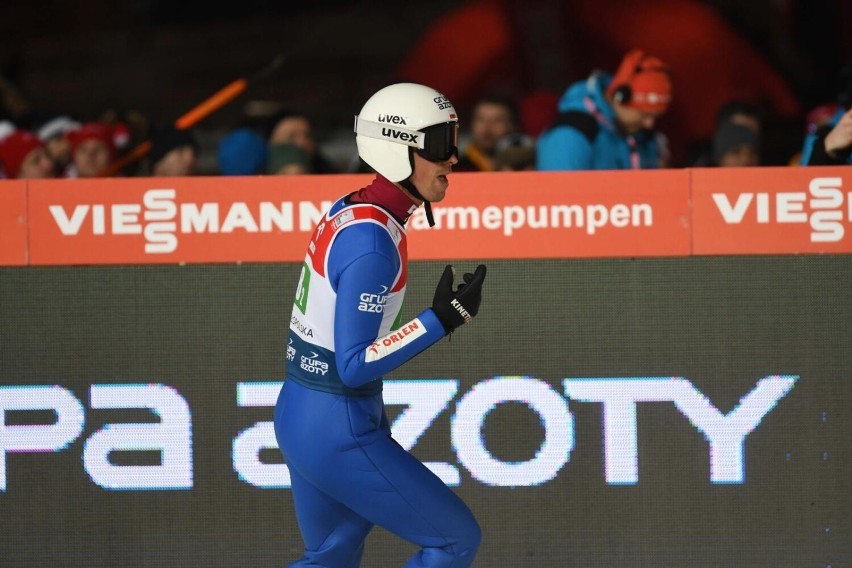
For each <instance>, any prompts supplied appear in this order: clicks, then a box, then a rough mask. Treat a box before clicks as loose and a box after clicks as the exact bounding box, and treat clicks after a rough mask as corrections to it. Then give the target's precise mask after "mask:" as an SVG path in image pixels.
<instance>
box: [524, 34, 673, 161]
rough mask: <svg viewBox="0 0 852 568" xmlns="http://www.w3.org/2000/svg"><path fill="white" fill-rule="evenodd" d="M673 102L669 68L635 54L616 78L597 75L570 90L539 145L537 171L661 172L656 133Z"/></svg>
mask: <svg viewBox="0 0 852 568" xmlns="http://www.w3.org/2000/svg"><path fill="white" fill-rule="evenodd" d="M671 98H672V84H671V80H670V78H669V72H668V68H667V67H666V65H665V64H664V63H663V62H662V61H660V60H659V59H658V58H656V57H653V56H650V55H646V54H645V53H644V52H642V51H640V50H638V49H637V50H632V51H630V52H629V53H627V54H626V55H625V56H624V58H623V59H622V61H621V64H620V65H619V67H618V70H617V71H616V72H615V75H614V76H610V75H608V74H606V73H603V72H600V71H596V72H594V73H592V75H591V76H590V77H589V78H588V79H587V80H585V81H579V82H577V83H574V84H573V85H571V86H570V87H569V88H568V90H567V91H566V92H565V94H564V95H563V96H562V98H561V99H560V101H559V111H560V114H559V116H558V118H557V120H556V123H555V124H554V125H553V126H552V127H551V128H550V129H548V130H546V131H545V132H543V133H542V134H541V136H540V137H539V139H538V147H537V150H538V159H537V169H539V170H622V169H640V168H641V169H646V168H659V167H660V148H659V147H658V138H657V136H656V133H655V130H654V129H655V127H656V123H657V120H659V118H660V117H661V116H663V115H664V114H665V113H666V111H667V110H668V108H669V104H670V103H671Z"/></svg>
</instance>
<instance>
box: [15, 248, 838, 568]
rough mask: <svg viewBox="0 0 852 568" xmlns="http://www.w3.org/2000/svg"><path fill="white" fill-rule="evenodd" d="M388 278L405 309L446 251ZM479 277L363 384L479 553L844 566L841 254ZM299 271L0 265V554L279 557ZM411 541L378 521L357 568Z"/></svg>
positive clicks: (106, 562) (288, 538)
mask: <svg viewBox="0 0 852 568" xmlns="http://www.w3.org/2000/svg"><path fill="white" fill-rule="evenodd" d="M455 264H456V265H457V266H458V267H459V268H460V269H462V270H466V269H468V268H469V266H472V264H473V263H472V262H470V263H469V262H468V261H461V260H460V261H456V262H455ZM410 268H411V270H410V273H409V290H408V293H407V295H406V299H405V305H406V308H405V309H404V311H405V314H407V316H409V317H411V316H413V315H415V314H417V313H418V312H419V311H420V310H421V309H423V308H424V307H425V306H428V305H430V303H431V300H432V295H433V294H434V288H435V284H436V283H437V280H438V277H439V275H440V273H441V271H442V269H443V262H418V263H412V265H411V267H410ZM488 269H489V270H488V279H487V281H486V284H485V287H484V294H483V302H482V307H481V309H480V312H479V315H478V316H477V318H476V319H475V320H474V321H473V322H472V323H471V324H469V325H465V326H463V327H462V328H460V329H458V330H457V331H456V332H455V333H454V334H453V335H452V340H448V339H445V340H442V341H441V342H439V343H438V344H436V345H435V346H433V347H432V348H430V349H428V350H426V351H425V352H423V353H422V354H420V355H418V356H417V357H416V358H414V359H413V360H411V361H410V362H408V363H406V365H404V366H403V367H400V368H399V369H397V370H395V371H394V372H392V373H390V374H388V376H386V377H385V379H386V381H385V384H384V399H385V402H386V404H387V408H388V419H389V421H390V423H391V425H392V426H391V428H392V430H393V434H394V438H395V440H396V441H397V442H398V443H399V444H401V445H402V446H403V447H405V448H406V449H408V450H410V451H411V452H412V453H413V454H414V455H415V456H416V457H417V458H418V459H420V460H421V461H423V462H424V463H426V464H427V465H428V467H430V468H431V469H432V470H433V471H434V472H435V473H436V474H437V475H438V476H439V477H440V478H441V479H442V480H443V481H444V482H445V483H446V484H447V485H449V486H450V487H452V488H453V490H454V491H456V492H457V493H458V495H459V496H460V497H461V498H462V499H464V500H465V502H466V503H468V504H469V506H470V507H471V509H472V510H473V512H474V514H475V515H476V517H477V519H478V520H479V522H480V524H481V526H482V529H483V535H484V538H483V543H482V549H481V552H480V554H479V557H478V559H477V562H476V564H475V566H482V567H490V568H519V567H536V568H539V567H548V568H549V567H553V568H561V567H564V566H608V567H616V568H637V567H639V568H666V567H672V568H674V567H683V566H689V567H690V568H692V567H698V568H703V567H707V568H710V567H716V566H748V567H763V566H791V567H792V566H796V567H798V566H846V565H850V564H852V515H850V513H849V511H850V510H852V459H850V448H849V439H850V437H852V412H850V408H852V381H850V369H852V350H850V349H849V345H852V331H851V330H852V304H850V302H849V301H848V299H849V295H848V282H850V281H852V265H850V263H849V262H848V258H846V257H845V256H842V255H803V256H797V257H790V256H727V257H692V258H663V259H593V260H587V259H567V260H539V261H533V260H524V261H496V260H495V261H489V262H488ZM299 271H300V265H299V263H288V264H274V263H262V264H244V265H187V266H156V265H142V266H101V267H35V268H23V269H21V268H5V269H0V310H2V314H0V315H2V317H0V347H2V348H0V385H2V386H0V417H2V419H0V513H2V514H0V523H2V528H3V531H2V533H3V538H0V558H2V562H0V564H2V566H3V567H4V568H7V567H8V568H18V567H28V568H29V567H32V566H66V567H72V568H73V567H81V568H82V567H86V568H98V567H113V566H126V567H148V566H158V567H167V568H168V567H175V568H177V567H184V566H210V567H222V568H225V567H232V566H284V565H286V564H287V563H288V562H291V561H293V560H295V559H296V558H298V557H299V555H300V554H301V550H302V543H301V539H300V536H299V530H298V526H297V525H296V521H295V515H294V512H293V500H292V494H291V492H290V489H289V487H290V477H289V470H288V469H287V464H286V463H284V461H283V459H282V457H281V454H280V452H279V451H278V449H277V447H276V443H275V437H274V433H273V429H272V417H273V406H274V404H275V401H276V399H277V396H278V390H279V388H280V385H281V383H282V382H283V381H284V380H285V376H284V369H285V361H286V348H287V340H286V337H287V329H288V326H289V321H290V314H291V309H292V303H293V300H294V297H295V291H296V287H297V281H298V278H299ZM340 473H341V475H346V472H345V471H342V472H340ZM414 552H415V550H414V547H413V546H411V545H410V544H407V543H405V542H403V541H401V540H400V539H399V538H397V537H395V536H393V535H390V534H388V533H387V532H385V531H384V530H382V529H378V528H377V529H375V530H374V531H373V533H372V534H371V536H370V537H369V539H368V541H367V545H366V550H365V553H364V560H363V563H362V566H365V567H366V566H374V567H382V568H384V567H388V568H390V567H398V566H402V565H404V564H405V562H406V561H407V559H408V558H409V557H410V556H411V555H412V554H414Z"/></svg>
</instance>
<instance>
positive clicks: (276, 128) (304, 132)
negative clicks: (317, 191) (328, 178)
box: [268, 110, 337, 174]
mask: <svg viewBox="0 0 852 568" xmlns="http://www.w3.org/2000/svg"><path fill="white" fill-rule="evenodd" d="M271 124H272V126H271V129H270V132H269V136H268V142H269V145H270V146H275V145H276V144H284V143H289V144H295V145H296V146H298V147H300V148H302V149H303V150H304V151H305V152H306V153H307V155H308V168H307V169H308V171H310V172H311V173H315V174H333V173H337V169H336V168H335V167H334V166H332V165H331V163H330V162H329V161H328V160H327V159H326V158H325V157H324V156H323V155H322V153H321V152H320V151H319V150H318V149H317V143H316V140H315V138H314V125H313V123H312V122H311V120H310V118H308V116H307V115H305V114H302V113H299V112H295V111H290V110H287V111H283V112H280V113H278V114H277V115H276V116H275V117H274V118H273V119H272V121H271Z"/></svg>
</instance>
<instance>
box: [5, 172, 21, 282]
mask: <svg viewBox="0 0 852 568" xmlns="http://www.w3.org/2000/svg"><path fill="white" fill-rule="evenodd" d="M26 264H27V184H26V183H25V182H23V181H4V182H1V183H0V266H23V265H26Z"/></svg>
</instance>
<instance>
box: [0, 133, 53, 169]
mask: <svg viewBox="0 0 852 568" xmlns="http://www.w3.org/2000/svg"><path fill="white" fill-rule="evenodd" d="M43 147H44V143H43V142H42V141H41V140H40V139H39V137H38V136H36V134H35V133H33V132H29V131H27V130H16V131H14V132H13V133H11V134H10V135H8V136H7V137H6V138H3V140H1V141H0V162H2V163H3V170H4V171H5V172H6V177H8V178H9V179H16V178H17V177H18V174H19V173H21V164H23V163H24V160H25V159H26V157H27V155H29V153H30V152H32V151H33V150H35V149H37V148H43Z"/></svg>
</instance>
